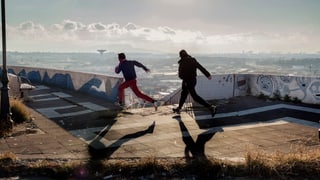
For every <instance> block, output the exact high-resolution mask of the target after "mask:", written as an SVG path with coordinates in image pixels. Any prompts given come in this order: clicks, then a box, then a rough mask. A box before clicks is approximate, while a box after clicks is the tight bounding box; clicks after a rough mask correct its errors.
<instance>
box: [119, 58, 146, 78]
mask: <svg viewBox="0 0 320 180" xmlns="http://www.w3.org/2000/svg"><path fill="white" fill-rule="evenodd" d="M134 66H138V67H140V68H142V69H143V70H145V71H147V70H148V68H147V67H145V66H144V65H143V64H141V63H139V62H138V61H135V60H123V61H121V62H120V63H119V65H118V66H117V67H116V68H115V72H116V73H117V74H119V73H120V72H121V71H122V74H123V77H124V79H125V80H126V81H130V80H133V79H136V78H137V75H136V71H135V69H134Z"/></svg>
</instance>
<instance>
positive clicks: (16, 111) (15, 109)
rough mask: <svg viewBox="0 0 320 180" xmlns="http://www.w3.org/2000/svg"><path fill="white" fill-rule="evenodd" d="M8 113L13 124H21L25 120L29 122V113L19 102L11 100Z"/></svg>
mask: <svg viewBox="0 0 320 180" xmlns="http://www.w3.org/2000/svg"><path fill="white" fill-rule="evenodd" d="M10 111H11V114H12V115H11V119H12V120H13V121H14V122H15V123H23V122H25V121H27V120H30V116H29V112H28V109H27V108H26V106H25V105H24V104H23V102H22V101H21V100H18V99H11V100H10Z"/></svg>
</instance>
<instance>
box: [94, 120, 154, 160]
mask: <svg viewBox="0 0 320 180" xmlns="http://www.w3.org/2000/svg"><path fill="white" fill-rule="evenodd" d="M110 127H111V126H109V127H108V126H107V127H106V128H104V129H103V130H102V131H100V133H99V134H98V135H97V136H96V137H95V138H94V140H93V141H92V142H91V143H90V144H89V147H88V150H89V154H90V155H91V158H92V159H103V158H109V157H110V156H111V155H112V154H113V153H114V152H115V151H116V150H117V149H118V148H119V147H121V145H122V144H124V143H126V142H128V141H130V140H132V139H135V138H138V137H141V136H144V135H146V134H152V133H153V131H154V128H155V121H153V123H152V124H151V125H150V126H149V127H148V128H147V129H145V130H141V131H138V132H135V133H131V134H127V135H125V136H123V137H121V138H120V139H118V140H117V141H115V142H114V143H112V144H110V145H109V146H105V145H104V144H103V143H102V142H101V141H100V140H101V139H102V138H103V137H104V136H105V135H106V134H107V133H108V131H109V130H110Z"/></svg>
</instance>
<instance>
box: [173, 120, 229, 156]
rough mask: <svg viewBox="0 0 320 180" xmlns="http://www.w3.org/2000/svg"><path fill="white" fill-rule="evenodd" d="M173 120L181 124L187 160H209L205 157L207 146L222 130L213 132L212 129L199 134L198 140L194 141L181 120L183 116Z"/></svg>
mask: <svg viewBox="0 0 320 180" xmlns="http://www.w3.org/2000/svg"><path fill="white" fill-rule="evenodd" d="M173 118H174V119H176V120H177V121H178V122H179V126H180V130H181V134H182V140H183V142H184V143H185V144H186V147H185V149H184V154H185V158H186V159H187V160H190V159H207V157H206V155H205V144H206V143H207V142H208V141H209V140H210V139H211V138H212V137H213V136H214V135H215V134H216V132H218V131H219V132H221V131H223V130H222V128H218V129H215V131H213V130H212V129H209V130H207V131H205V132H203V133H201V134H199V135H198V137H197V140H196V141H194V140H193V138H192V136H191V135H190V133H189V131H188V129H187V127H186V126H185V124H184V123H183V121H182V120H181V116H174V117H173Z"/></svg>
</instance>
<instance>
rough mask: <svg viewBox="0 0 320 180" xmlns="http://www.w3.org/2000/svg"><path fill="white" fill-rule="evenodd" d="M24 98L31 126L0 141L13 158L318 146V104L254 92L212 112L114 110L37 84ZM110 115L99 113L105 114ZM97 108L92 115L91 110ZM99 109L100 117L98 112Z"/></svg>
mask: <svg viewBox="0 0 320 180" xmlns="http://www.w3.org/2000/svg"><path fill="white" fill-rule="evenodd" d="M30 97H31V98H32V101H30V102H27V103H26V104H27V106H28V107H30V112H31V113H32V116H33V123H34V124H35V125H34V126H33V127H30V128H28V129H26V128H20V129H19V132H17V131H16V132H14V133H13V134H12V135H11V136H10V137H6V138H2V139H0V144H1V146H0V152H13V153H14V154H16V156H17V157H18V158H20V159H80V160H88V159H93V158H121V159H123V158H140V157H141V158H143V157H159V158H172V157H173V158H175V157H178V158H180V157H195V156H202V157H203V156H204V157H207V158H218V159H227V160H232V161H242V160H244V158H245V156H246V153H247V152H248V151H263V152H266V153H277V152H284V153H286V152H290V151H295V150H297V149H299V148H305V149H319V148H320V142H319V134H318V133H319V132H318V129H319V128H320V124H319V120H320V105H307V104H294V103H288V102H283V101H270V100H263V99H258V98H256V97H251V96H245V97H235V98H231V99H227V100H216V101H213V103H215V104H217V105H218V111H217V114H216V116H215V117H214V118H213V119H212V118H211V116H210V115H209V114H208V112H207V111H206V110H205V109H203V108H201V107H198V106H197V105H196V104H193V105H192V106H193V108H185V110H184V111H182V112H181V114H180V115H177V114H174V113H172V110H171V109H172V108H173V107H175V106H174V105H169V106H160V107H159V108H158V110H157V111H155V110H154V108H151V107H149V108H148V107H147V108H140V109H128V110H125V111H119V108H118V107H117V106H115V105H114V104H113V103H108V102H106V101H103V100H101V99H99V98H94V97H91V96H87V95H83V94H80V93H76V92H73V91H66V90H62V89H56V88H52V87H47V86H37V88H36V89H35V90H33V91H31V93H30ZM107 111H109V113H110V112H117V113H118V114H117V117H110V116H109V118H106V116H107V115H105V114H106V112H107ZM97 114H100V116H97ZM103 114H104V115H103Z"/></svg>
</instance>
